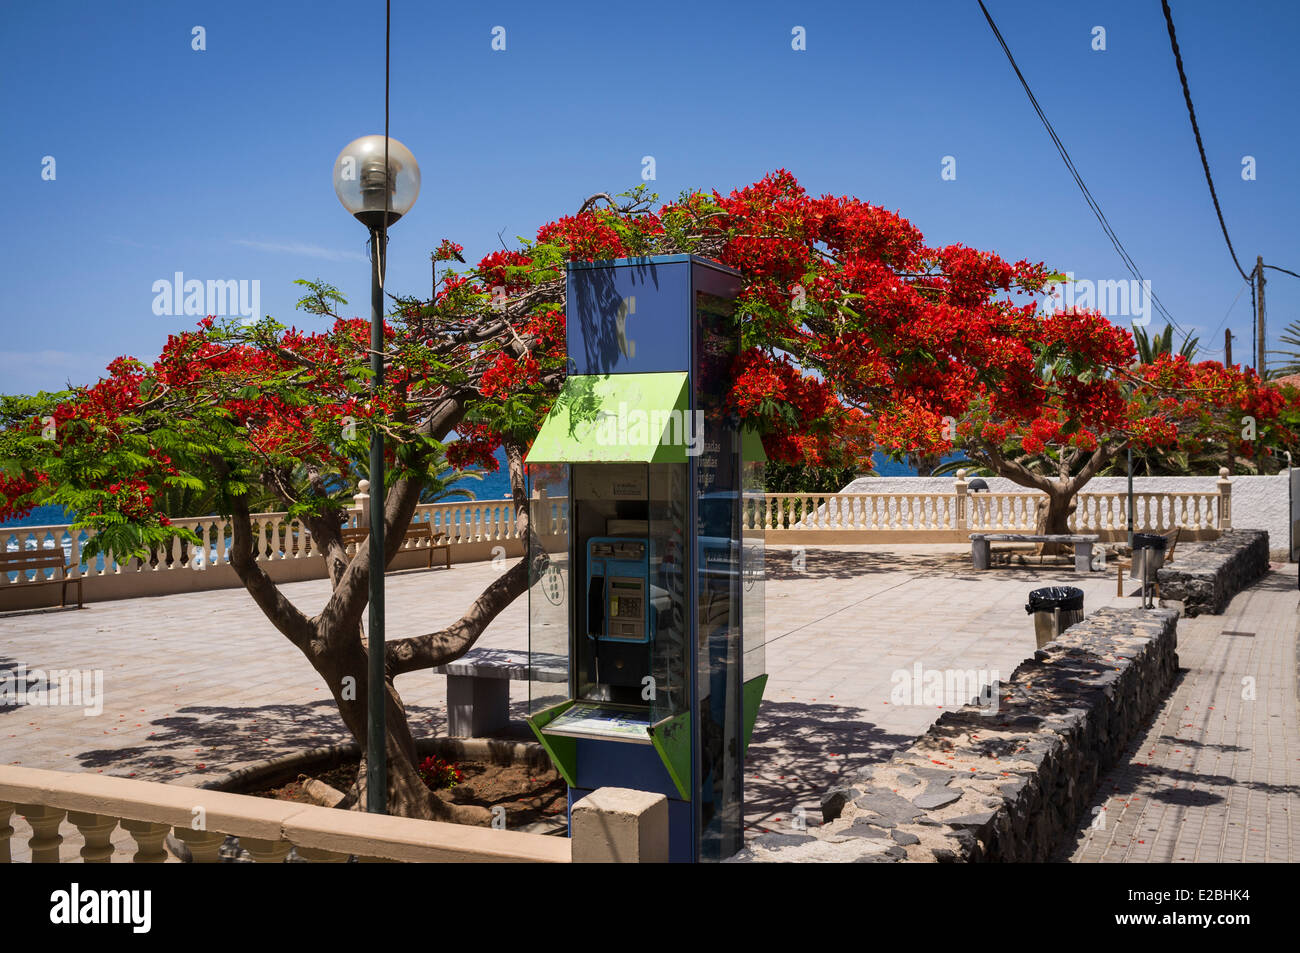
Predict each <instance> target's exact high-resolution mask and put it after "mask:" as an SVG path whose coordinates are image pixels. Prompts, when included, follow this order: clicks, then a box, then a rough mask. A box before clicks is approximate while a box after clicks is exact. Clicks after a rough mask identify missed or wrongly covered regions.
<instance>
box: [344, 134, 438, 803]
mask: <svg viewBox="0 0 1300 953" xmlns="http://www.w3.org/2000/svg"><path fill="white" fill-rule="evenodd" d="M334 191H335V192H336V193H338V197H339V201H340V202H342V203H343V207H344V208H346V209H347V210H348V211H349V212H351V213H352V215H353V216H354V217H355V218H356V219H357V221H359V222H360V223H361V224H362V225H364V226H366V228H368V229H369V230H370V261H371V268H370V372H371V378H370V393H371V396H372V398H373V397H376V396H378V394H379V391H380V388H382V387H383V383H384V276H385V273H386V271H387V266H388V226H389V225H391V224H392V223H393V222H395V221H397V220H398V219H399V218H401V217H402V216H403V215H405V214H406V213H407V212H409V211H410V210H411V206H413V205H414V204H415V199H416V197H417V196H419V194H420V167H419V165H418V164H417V163H416V161H415V156H413V155H412V154H411V150H410V149H408V148H406V146H404V145H402V144H401V143H400V142H398V141H397V140H396V139H392V138H389V137H385V136H362V137H361V138H360V139H356V140H353V141H352V142H350V143H348V144H347V146H346V147H344V149H343V151H342V152H340V153H339V156H338V158H337V159H335V160H334ZM386 495H387V494H386V493H385V492H384V436H383V433H382V432H380V430H379V428H378V427H372V428H371V431H370V600H369V612H370V619H369V624H370V638H369V643H368V654H369V672H368V676H367V681H366V685H367V691H366V810H367V811H369V812H370V813H372V814H386V813H387V812H388V757H387V746H386V744H385V735H386V732H385V725H384V705H385V702H386V700H387V697H388V689H387V685H386V679H385V671H384V500H385V497H386Z"/></svg>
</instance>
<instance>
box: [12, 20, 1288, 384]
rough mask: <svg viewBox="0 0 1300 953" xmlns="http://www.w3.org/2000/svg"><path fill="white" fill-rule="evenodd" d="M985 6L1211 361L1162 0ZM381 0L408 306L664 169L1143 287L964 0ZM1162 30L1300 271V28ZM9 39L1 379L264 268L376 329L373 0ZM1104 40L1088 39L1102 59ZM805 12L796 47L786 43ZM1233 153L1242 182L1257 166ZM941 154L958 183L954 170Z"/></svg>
mask: <svg viewBox="0 0 1300 953" xmlns="http://www.w3.org/2000/svg"><path fill="white" fill-rule="evenodd" d="M986 2H988V5H989V8H990V10H991V12H992V13H993V16H994V17H995V18H996V19H997V21H998V24H999V26H1000V27H1001V29H1002V32H1003V34H1004V36H1005V37H1006V39H1007V42H1008V43H1009V44H1010V46H1011V48H1012V51H1013V52H1014V53H1015V55H1016V57H1017V59H1018V61H1019V63H1020V65H1021V68H1022V69H1023V70H1024V71H1025V74H1026V76H1027V78H1028V79H1029V82H1030V84H1031V86H1032V87H1033V88H1034V90H1035V92H1036V94H1037V96H1038V98H1039V101H1040V102H1041V103H1042V105H1043V107H1044V109H1045V110H1046V112H1047V114H1048V116H1049V117H1050V118H1051V119H1052V121H1053V123H1054V124H1055V126H1056V128H1057V131H1058V133H1059V134H1060V135H1061V137H1062V139H1063V140H1064V141H1065V144H1066V146H1067V148H1069V150H1070V152H1071V154H1072V155H1073V157H1074V160H1075V163H1076V165H1077V166H1078V168H1079V170H1080V171H1081V173H1082V174H1083V176H1084V179H1085V181H1086V182H1087V183H1088V185H1089V187H1090V188H1091V190H1092V192H1093V194H1094V195H1095V196H1096V198H1097V199H1098V201H1099V202H1100V203H1101V206H1102V208H1103V209H1104V211H1105V212H1106V214H1107V216H1108V218H1109V219H1110V221H1111V223H1112V225H1113V226H1114V228H1115V230H1116V231H1117V233H1118V234H1119V236H1120V238H1121V239H1122V240H1123V241H1124V243H1125V245H1126V246H1127V248H1128V250H1129V252H1130V254H1131V255H1132V256H1133V258H1134V259H1135V260H1136V261H1137V263H1138V264H1139V266H1140V267H1141V268H1142V270H1143V272H1144V274H1145V276H1146V277H1147V278H1149V279H1150V280H1151V281H1152V286H1153V288H1154V290H1155V292H1156V294H1157V295H1158V296H1159V297H1160V298H1161V300H1163V301H1164V303H1165V305H1166V306H1167V307H1168V308H1169V309H1170V311H1171V312H1172V313H1173V314H1174V316H1175V317H1176V318H1177V319H1178V321H1179V322H1180V323H1181V324H1182V325H1184V326H1185V327H1195V328H1198V329H1200V331H1201V332H1202V334H1203V335H1206V336H1208V335H1209V334H1210V333H1212V332H1214V331H1215V329H1216V328H1218V329H1219V330H1218V331H1217V333H1216V334H1215V335H1214V339H1213V340H1210V341H1206V342H1205V343H1206V344H1208V345H1210V346H1212V347H1216V348H1221V347H1222V338H1223V332H1222V326H1223V323H1224V316H1225V314H1228V312H1229V306H1230V305H1231V304H1232V302H1233V300H1234V296H1236V295H1237V293H1238V291H1239V290H1240V289H1241V288H1242V284H1243V282H1242V280H1241V278H1240V277H1239V276H1238V275H1237V273H1236V270H1235V269H1234V268H1233V266H1232V263H1231V260H1230V259H1229V256H1228V252H1227V249H1226V247H1225V246H1224V243H1223V239H1222V237H1221V235H1220V233H1219V228H1218V224H1217V221H1216V219H1215V216H1214V211H1213V208H1212V206H1211V204H1210V200H1209V195H1208V191H1207V189H1206V187H1205V182H1204V178H1203V175H1202V172H1201V168H1200V163H1199V160H1198V158H1197V154H1196V149H1195V143H1194V141H1193V138H1192V134H1191V130H1190V126H1189V124H1188V120H1187V115H1186V111H1185V108H1184V105H1183V101H1182V93H1181V90H1180V87H1179V84H1178V78H1177V73H1176V71H1175V68H1174V63H1173V57H1172V54H1171V53H1170V50H1169V43H1168V37H1167V35H1166V32H1165V25H1164V19H1163V16H1162V14H1161V10H1160V4H1159V2H1158V0H1142V2H1095V3H1077V4H1068V5H1066V4H1059V5H1058V4H1052V5H1046V4H1042V3H1033V2H1021V0H986ZM1049 6H1050V7H1052V8H1053V9H1051V10H1050V11H1049V10H1048V7H1049ZM393 8H394V10H393V13H394V36H393V97H392V127H391V128H392V135H393V136H394V137H396V138H398V139H401V140H402V141H403V142H405V143H406V145H407V146H409V147H410V148H411V149H412V151H413V152H414V153H415V155H416V156H417V158H418V159H419V161H420V164H421V168H422V172H423V188H422V191H421V194H420V198H419V201H418V203H417V204H416V206H415V209H414V210H413V211H412V213H411V214H410V215H409V216H408V217H407V218H406V219H404V220H403V221H402V222H400V223H399V224H398V225H397V226H395V227H394V229H393V231H392V233H391V254H390V264H389V288H390V290H393V291H398V292H403V293H420V292H427V291H428V289H429V284H430V264H429V258H428V255H429V252H430V251H431V250H432V249H433V248H434V246H435V245H436V244H437V243H438V241H439V240H440V239H442V238H443V237H450V238H452V239H454V240H456V241H459V242H461V243H462V244H464V245H465V246H466V257H467V258H469V259H470V260H471V261H472V260H474V259H475V258H476V257H477V256H479V255H481V254H483V253H485V252H487V251H490V250H492V249H493V248H495V247H498V238H497V235H498V233H500V234H501V235H502V236H503V237H504V238H505V239H506V240H507V241H508V242H509V241H511V240H512V238H513V236H515V235H519V234H525V235H530V236H531V235H532V234H533V233H534V232H535V230H536V228H537V226H538V225H539V224H541V223H543V222H545V221H547V220H550V219H552V218H555V217H557V216H559V215H562V214H565V213H569V212H572V211H574V210H576V208H577V206H578V205H579V203H580V202H581V200H582V199H583V198H584V197H585V196H586V195H588V194H590V193H592V192H596V191H606V190H608V191H621V190H623V189H625V188H628V187H630V186H633V185H635V184H637V183H639V182H640V181H641V170H642V162H641V160H642V157H643V156H646V155H651V156H654V158H655V165H656V174H657V178H656V180H655V181H654V182H652V183H650V185H651V186H652V187H653V188H655V190H656V191H658V192H659V193H660V194H661V195H662V196H664V197H673V196H676V195H677V193H678V192H679V191H680V190H682V189H684V188H689V187H707V188H718V189H720V190H722V191H727V190H730V189H732V188H734V187H737V186H742V185H744V184H746V183H749V182H752V181H754V180H755V179H757V178H759V177H761V176H762V175H763V174H764V173H766V172H767V171H769V170H771V169H774V168H778V167H784V168H787V169H789V170H791V171H792V172H794V173H795V175H797V176H798V177H799V179H800V180H801V181H802V182H803V184H804V185H805V186H806V187H807V188H808V189H809V191H811V192H814V193H822V192H834V193H837V194H853V195H857V196H859V197H861V198H863V199H866V200H868V201H870V202H873V203H875V204H878V205H882V206H885V207H886V208H889V209H894V210H898V211H900V212H901V213H902V214H903V215H904V216H906V217H907V218H909V219H910V220H911V221H912V222H913V223H914V224H915V225H917V226H918V227H919V228H920V229H921V230H922V231H923V232H924V234H925V236H926V239H927V241H928V242H930V243H931V244H946V243H949V242H962V243H964V244H967V245H971V246H974V247H976V248H982V249H991V250H994V251H997V252H998V253H999V254H1001V255H1003V256H1004V257H1006V258H1009V259H1012V260H1015V259H1018V258H1022V257H1023V258H1029V259H1031V260H1034V261H1040V260H1041V261H1046V262H1047V263H1048V264H1049V265H1052V266H1054V267H1056V268H1059V269H1061V270H1070V271H1073V272H1074V273H1075V275H1076V277H1079V278H1088V279H1091V280H1108V279H1127V278H1128V277H1129V276H1128V273H1127V272H1126V271H1125V270H1124V269H1123V267H1122V265H1121V263H1120V261H1119V259H1118V256H1117V255H1116V254H1115V252H1114V250H1113V249H1112V248H1111V246H1110V243H1109V241H1108V240H1107V239H1106V237H1105V236H1104V234H1103V233H1102V231H1101V229H1100V227H1099V226H1098V224H1097V223H1096V221H1095V219H1094V218H1093V217H1092V215H1091V213H1090V212H1089V211H1088V209H1087V207H1086V205H1085V204H1084V201H1083V199H1082V197H1081V196H1080V194H1079V192H1078V191H1077V189H1076V188H1075V186H1074V184H1073V182H1072V181H1071V180H1070V178H1069V177H1068V174H1067V172H1066V170H1065V168H1064V166H1063V165H1062V163H1061V161H1060V159H1059V157H1058V156H1057V154H1056V152H1055V149H1054V148H1053V146H1052V144H1051V142H1050V140H1049V139H1048V137H1047V134H1046V133H1045V131H1044V130H1043V128H1042V127H1041V125H1040V124H1039V122H1038V119H1037V118H1036V117H1035V115H1034V114H1033V112H1032V110H1031V108H1030V106H1029V104H1028V102H1027V100H1026V98H1025V96H1024V93H1023V92H1022V90H1021V89H1020V87H1019V84H1018V83H1017V81H1016V79H1015V76H1014V74H1013V73H1012V72H1011V69H1010V67H1009V65H1008V64H1007V62H1006V60H1005V58H1004V56H1003V54H1002V52H1001V50H1000V49H999V47H998V46H997V44H996V41H995V40H994V38H993V36H992V35H991V33H990V32H989V30H988V28H987V26H986V24H985V22H984V19H983V16H982V15H981V13H980V11H979V7H978V5H977V4H976V3H975V2H974V0H969V2H967V0H937V2H918V3H888V4H885V3H874V2H862V3H842V4H840V3H820V4H796V3H789V2H784V3H772V2H763V0H751V2H747V3H744V4H739V3H709V2H707V0H696V2H690V3H686V2H672V0H665V2H657V3H655V4H649V5H641V4H638V5H614V4H608V3H583V2H579V3H566V4H550V5H536V4H531V3H482V4H474V5H467V4H458V5H452V4H426V3H417V2H414V0H395V2H394V3H393ZM1174 17H1175V23H1176V25H1177V27H1178V30H1179V40H1180V44H1181V47H1182V52H1183V57H1184V61H1185V63H1186V67H1187V70H1188V73H1189V80H1190V83H1191V88H1192V94H1193V97H1194V100H1195V103H1196V107H1197V111H1198V119H1199V120H1200V124H1201V130H1202V134H1203V136H1204V137H1205V141H1206V146H1207V151H1208V155H1209V158H1210V162H1211V168H1212V170H1213V172H1214V173H1215V177H1216V184H1217V186H1218V188H1219V194H1220V199H1221V201H1222V203H1223V206H1224V211H1225V215H1226V217H1227V221H1228V225H1229V229H1230V232H1231V234H1232V237H1233V241H1234V243H1235V244H1236V247H1237V251H1238V255H1239V257H1240V258H1241V260H1242V262H1243V264H1244V265H1245V266H1246V267H1247V269H1248V270H1249V268H1250V267H1252V266H1253V263H1254V259H1255V255H1256V254H1263V255H1264V259H1265V261H1266V262H1270V263H1273V264H1277V265H1281V266H1283V267H1286V268H1291V269H1292V270H1296V271H1300V234H1297V230H1296V229H1295V227H1294V223H1295V222H1296V221H1297V220H1300V189H1298V188H1297V182H1296V171H1295V169H1296V162H1295V159H1296V155H1297V149H1298V147H1300V143H1297V132H1296V130H1295V124H1294V108H1293V101H1294V99H1295V95H1296V92H1297V86H1298V85H1300V83H1298V82H1297V80H1298V79H1300V66H1298V65H1297V64H1296V60H1295V58H1294V55H1293V48H1294V46H1295V44H1296V40H1297V33H1298V32H1300V31H1298V30H1297V27H1298V25H1300V13H1297V8H1296V5H1295V4H1292V3H1286V2H1271V3H1263V2H1260V3H1254V2H1243V3H1236V4H1232V5H1227V4H1221V3H1212V2H1191V0H1180V2H1177V3H1175V4H1174ZM0 24H2V26H0V76H2V77H3V90H4V96H3V107H2V108H3V117H2V119H3V128H4V129H5V131H6V133H7V135H6V141H7V142H8V143H9V145H8V147H7V148H6V149H4V150H2V151H0V174H3V180H4V181H5V182H6V183H7V188H6V190H5V196H6V206H7V207H6V208H5V214H4V216H3V221H2V222H0V261H2V262H3V263H4V264H3V275H4V277H5V281H4V282H3V285H0V323H2V325H3V332H4V335H3V340H2V341H0V392H10V393H12V392H28V391H34V390H36V389H39V388H42V387H44V388H49V389H53V388H57V387H60V386H62V385H63V384H64V382H65V381H67V380H71V381H72V382H73V383H86V382H89V381H91V380H93V379H94V378H95V377H97V376H98V373H99V371H100V370H101V369H102V367H103V366H104V364H105V363H106V362H107V361H108V360H110V359H112V358H113V357H114V356H116V355H119V354H127V353H130V354H135V355H137V356H141V357H146V356H148V357H152V356H153V355H155V354H156V353H157V351H158V349H159V347H160V346H161V344H162V342H163V341H164V340H165V337H166V335H167V334H168V333H170V332H173V331H176V330H179V329H182V328H186V327H190V326H192V324H193V320H194V319H192V318H187V317H183V316H181V317H171V316H158V315H155V314H154V313H153V308H152V305H153V301H154V292H153V290H152V287H153V283H154V282H155V281H158V280H160V279H168V280H169V279H171V278H172V276H173V275H174V273H175V272H182V273H183V274H184V275H185V277H186V278H187V279H188V278H198V279H200V280H209V279H212V280H231V279H233V280H248V281H253V280H256V281H259V282H260V289H261V309H262V311H263V312H268V313H271V314H273V315H275V316H276V317H277V318H279V319H280V320H282V321H285V322H286V323H288V322H295V323H297V324H298V325H299V326H303V327H311V326H313V322H314V321H316V320H317V319H314V318H312V317H311V316H309V315H302V314H295V313H294V311H293V304H294V301H296V299H297V297H298V294H297V292H298V291H299V289H298V288H297V287H296V286H295V285H293V283H292V282H293V280H294V279H295V278H301V277H307V278H311V277H321V278H324V279H325V280H327V281H330V282H333V283H334V284H336V285H338V286H339V287H340V288H341V289H342V290H343V292H344V293H345V295H347V296H348V298H349V299H350V301H351V302H352V308H353V310H354V311H355V312H356V313H359V314H365V313H367V302H368V287H369V272H368V266H367V264H366V260H365V249H364V243H365V234H364V230H363V229H362V228H361V226H360V225H358V224H357V223H356V222H355V221H354V220H352V219H351V217H350V216H348V215H347V214H346V213H345V212H344V211H343V209H342V207H341V206H340V205H339V204H338V202H337V200H336V198H335V196H334V193H333V189H332V186H331V180H330V176H331V169H332V165H333V162H334V158H335V156H336V155H337V153H338V152H339V150H340V149H341V148H342V147H343V146H344V145H345V144H346V143H347V142H349V141H350V140H351V139H353V138H356V137H357V136H360V135H365V134H369V133H377V132H382V129H383V73H382V68H383V3H382V2H380V0H371V2H368V3H361V2H357V0H352V2H349V3H342V2H331V0H312V2H283V0H276V2H273V3H266V2H263V3H257V4H253V3H245V2H240V0H225V2H222V3H184V4H182V3H176V2H165V3H164V2H159V3H151V2H133V3H130V4H104V3H100V2H57V0H55V2H43V3H41V4H16V3H10V4H7V5H6V6H5V8H4V10H3V12H2V13H0ZM196 25H200V26H203V27H204V28H205V30H206V46H207V49H206V50H204V51H202V52H198V51H194V50H193V49H191V39H192V32H191V31H192V28H193V27H194V26H196ZM1098 25H1100V26H1104V27H1105V29H1106V31H1107V32H1106V41H1107V43H1106V45H1107V49H1106V50H1105V51H1104V52H1097V51H1094V50H1092V49H1091V43H1092V29H1093V27H1094V26H1098ZM495 26H503V27H505V29H506V49H505V51H503V52H495V51H493V50H492V48H491V42H492V29H493V27H495ZM795 26H802V27H804V28H805V29H806V34H807V49H806V51H802V52H796V51H794V50H792V49H791V30H792V28H793V27H795ZM1245 155H1251V156H1254V157H1255V159H1256V162H1257V169H1258V173H1257V174H1258V178H1257V179H1256V180H1255V181H1243V179H1242V177H1241V161H1242V157H1243V156H1245ZM45 156H53V157H54V159H55V162H56V166H55V171H56V178H55V179H54V180H52V181H47V180H44V179H42V175H41V171H42V160H43V158H44V157H45ZM944 156H953V157H955V158H956V171H957V176H956V178H955V180H952V181H944V180H943V179H942V178H941V176H940V172H941V163H942V160H943V157H944ZM1267 276H1268V278H1269V284H1268V289H1267V300H1268V304H1269V308H1268V310H1269V325H1270V338H1271V339H1274V340H1275V338H1276V334H1277V332H1278V331H1279V330H1280V329H1281V328H1282V327H1283V326H1284V325H1286V324H1287V323H1289V322H1290V321H1292V320H1295V319H1296V318H1297V317H1300V315H1298V314H1297V303H1298V302H1300V280H1298V279H1295V278H1291V277H1289V276H1285V275H1281V274H1279V273H1277V272H1269V273H1267ZM1249 305H1250V295H1249V291H1246V292H1245V293H1244V294H1242V295H1241V296H1240V297H1239V298H1237V303H1236V307H1235V308H1234V309H1233V310H1232V311H1231V314H1229V315H1228V319H1227V322H1226V324H1227V326H1229V327H1231V328H1232V329H1233V330H1234V332H1235V333H1236V334H1237V335H1238V338H1237V340H1236V342H1235V343H1234V357H1235V358H1236V359H1237V360H1238V361H1241V360H1243V359H1246V358H1248V355H1249V351H1250V333H1251V331H1250V328H1251V324H1250V314H1249ZM1162 324H1163V321H1162V320H1161V319H1159V318H1158V317H1157V319H1156V321H1155V326H1156V327H1160V326H1162ZM1212 356H1219V355H1218V354H1212Z"/></svg>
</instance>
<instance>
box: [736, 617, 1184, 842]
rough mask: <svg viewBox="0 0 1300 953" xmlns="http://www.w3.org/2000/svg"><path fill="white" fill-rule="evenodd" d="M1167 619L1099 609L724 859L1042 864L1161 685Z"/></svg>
mask: <svg viewBox="0 0 1300 953" xmlns="http://www.w3.org/2000/svg"><path fill="white" fill-rule="evenodd" d="M1177 619H1178V613H1177V612H1176V611H1174V610H1172V609H1153V610H1147V611H1143V610H1140V609H1117V608H1109V607H1108V608H1104V609H1101V610H1100V611H1098V612H1097V613H1096V614H1094V615H1092V616H1090V617H1089V618H1087V619H1085V620H1084V621H1083V622H1080V623H1078V624H1077V625H1074V626H1071V627H1070V628H1069V629H1068V630H1066V631H1065V632H1064V633H1063V634H1062V636H1061V638H1060V639H1058V640H1057V641H1055V642H1050V643H1048V645H1047V646H1045V647H1044V648H1043V649H1041V650H1040V651H1038V652H1036V653H1034V656H1033V657H1032V658H1030V659H1026V660H1025V661H1024V662H1022V663H1021V664H1020V665H1019V666H1017V668H1016V670H1015V671H1014V672H1013V673H1012V674H1011V678H1010V679H1009V680H1008V681H1007V682H1004V683H1003V684H1002V685H1001V686H1000V691H999V693H998V696H997V699H998V700H997V703H996V706H994V705H989V706H988V707H987V708H986V707H980V706H978V705H973V704H972V705H967V706H965V707H964V708H961V709H959V710H956V711H948V712H945V713H944V714H943V715H942V716H941V717H940V718H939V720H938V721H937V722H935V724H934V725H933V726H931V728H930V730H929V731H927V732H926V733H925V734H924V735H922V736H921V737H920V738H919V739H917V741H916V743H915V744H913V745H912V747H910V748H908V749H906V750H905V751H901V752H899V753H898V754H896V755H894V757H893V758H892V759H891V760H890V761H889V762H887V763H884V764H878V765H872V766H870V767H868V768H864V769H863V770H862V771H861V772H860V773H859V776H858V778H857V779H856V780H855V781H853V782H852V783H851V784H848V785H844V786H842V787H839V788H835V789H833V790H832V791H830V792H829V793H828V794H827V795H826V797H825V798H824V799H823V802H822V810H823V815H824V816H823V820H824V823H823V825H822V826H821V827H812V826H811V825H810V826H809V829H808V830H807V831H793V830H792V831H791V832H789V833H773V834H763V835H760V836H758V837H756V838H753V839H752V840H751V841H750V843H749V845H748V847H747V848H746V849H745V850H743V851H741V852H740V853H739V854H737V855H736V856H735V857H734V858H732V860H733V861H735V862H787V861H790V862H818V861H825V862H838V861H858V862H884V863H889V862H900V861H919V862H935V861H938V862H970V861H1045V860H1047V859H1048V858H1049V857H1050V856H1051V854H1052V852H1053V851H1054V850H1055V848H1056V847H1057V846H1058V845H1059V844H1060V843H1062V842H1063V841H1064V839H1065V838H1067V837H1068V836H1069V835H1070V834H1072V833H1073V832H1074V831H1075V830H1076V829H1077V827H1078V824H1079V822H1080V820H1081V817H1080V813H1081V812H1082V811H1083V810H1085V809H1086V807H1087V805H1088V804H1089V803H1090V798H1091V795H1092V794H1093V792H1094V789H1095V788H1096V786H1097V782H1098V779H1099V778H1100V776H1101V775H1102V773H1103V772H1104V771H1105V770H1106V769H1107V768H1108V767H1110V766H1111V765H1112V764H1114V763H1115V761H1116V760H1117V759H1118V758H1119V757H1120V756H1121V755H1122V754H1123V752H1124V750H1125V748H1126V747H1127V745H1128V744H1129V742H1130V741H1131V740H1132V739H1133V737H1135V736H1136V735H1137V733H1138V732H1139V731H1141V730H1142V729H1143V728H1144V727H1145V726H1146V724H1147V722H1148V721H1149V719H1150V718H1151V716H1152V714H1153V713H1154V712H1155V710H1156V707H1157V705H1158V704H1159V703H1160V701H1161V699H1162V698H1163V697H1164V696H1165V694H1166V693H1167V692H1168V691H1169V689H1170V687H1171V685H1172V684H1173V680H1174V677H1175V675H1176V673H1177V669H1178V655H1177Z"/></svg>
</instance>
